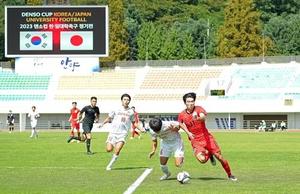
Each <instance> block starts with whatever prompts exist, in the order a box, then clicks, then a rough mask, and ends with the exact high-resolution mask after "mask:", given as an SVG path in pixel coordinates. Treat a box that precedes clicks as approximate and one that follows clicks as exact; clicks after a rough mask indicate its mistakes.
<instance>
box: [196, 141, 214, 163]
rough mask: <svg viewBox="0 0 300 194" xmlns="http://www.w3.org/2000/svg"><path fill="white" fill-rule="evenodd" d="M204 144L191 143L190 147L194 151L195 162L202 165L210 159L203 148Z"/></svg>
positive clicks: (199, 142)
mask: <svg viewBox="0 0 300 194" xmlns="http://www.w3.org/2000/svg"><path fill="white" fill-rule="evenodd" d="M205 145H206V143H205V142H204V141H193V142H192V146H193V150H194V155H195V157H196V158H197V160H198V161H199V162H200V163H202V164H204V163H206V162H207V160H208V159H209V158H210V153H209V151H208V150H207V149H206V148H205Z"/></svg>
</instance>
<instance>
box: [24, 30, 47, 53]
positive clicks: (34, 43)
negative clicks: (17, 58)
mask: <svg viewBox="0 0 300 194" xmlns="http://www.w3.org/2000/svg"><path fill="white" fill-rule="evenodd" d="M20 50H21V51H28V50H36V51H37V50H52V32H49V31H40V32H36V31H22V32H20Z"/></svg>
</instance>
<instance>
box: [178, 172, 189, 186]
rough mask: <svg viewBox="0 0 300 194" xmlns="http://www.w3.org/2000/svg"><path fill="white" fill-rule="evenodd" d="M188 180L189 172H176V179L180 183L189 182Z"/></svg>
mask: <svg viewBox="0 0 300 194" xmlns="http://www.w3.org/2000/svg"><path fill="white" fill-rule="evenodd" d="M189 180H190V174H189V173H188V172H186V171H182V172H180V173H178V174H177V181H178V182H180V183H181V184H185V183H187V182H189Z"/></svg>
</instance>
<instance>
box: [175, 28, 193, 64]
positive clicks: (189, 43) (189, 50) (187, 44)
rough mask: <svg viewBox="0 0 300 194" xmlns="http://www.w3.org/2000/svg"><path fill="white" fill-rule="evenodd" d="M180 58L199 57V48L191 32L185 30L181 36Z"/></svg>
mask: <svg viewBox="0 0 300 194" xmlns="http://www.w3.org/2000/svg"><path fill="white" fill-rule="evenodd" d="M179 41H180V45H181V47H180V50H179V59H195V58H196V57H197V48H196V47H195V46H194V44H193V37H192V35H191V34H189V33H187V32H185V33H183V34H182V37H180V40H179Z"/></svg>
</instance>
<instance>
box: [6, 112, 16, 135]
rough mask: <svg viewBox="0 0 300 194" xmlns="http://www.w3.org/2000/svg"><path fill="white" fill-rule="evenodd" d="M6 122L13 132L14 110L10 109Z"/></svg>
mask: <svg viewBox="0 0 300 194" xmlns="http://www.w3.org/2000/svg"><path fill="white" fill-rule="evenodd" d="M6 124H7V125H8V130H9V133H11V132H13V130H14V124H15V116H14V114H13V113H12V110H9V113H8V115H7V120H6Z"/></svg>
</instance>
